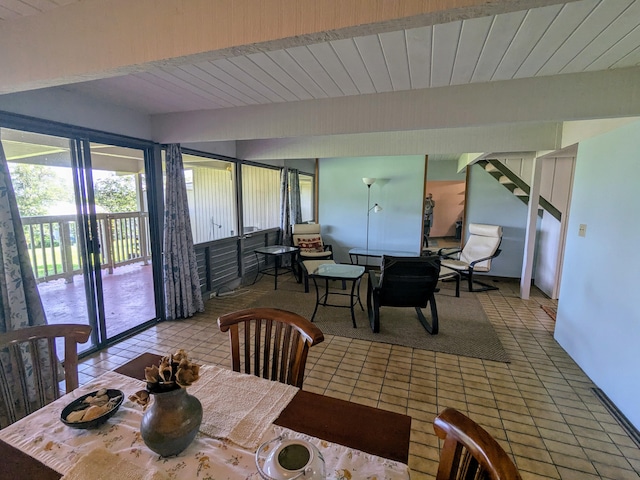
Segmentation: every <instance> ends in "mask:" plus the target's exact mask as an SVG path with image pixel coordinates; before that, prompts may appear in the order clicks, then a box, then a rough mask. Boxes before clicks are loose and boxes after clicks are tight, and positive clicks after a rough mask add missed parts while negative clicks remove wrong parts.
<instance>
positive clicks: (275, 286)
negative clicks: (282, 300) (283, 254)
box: [273, 256, 280, 290]
mask: <svg viewBox="0 0 640 480" xmlns="http://www.w3.org/2000/svg"><path fill="white" fill-rule="evenodd" d="M275 263H276V265H275V272H274V275H273V277H274V281H273V283H274V286H273V289H274V290H277V289H278V264H279V263H280V256H276V262H275Z"/></svg>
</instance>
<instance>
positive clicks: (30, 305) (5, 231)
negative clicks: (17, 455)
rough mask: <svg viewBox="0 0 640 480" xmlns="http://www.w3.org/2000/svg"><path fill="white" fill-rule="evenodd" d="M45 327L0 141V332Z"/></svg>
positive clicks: (49, 387)
mask: <svg viewBox="0 0 640 480" xmlns="http://www.w3.org/2000/svg"><path fill="white" fill-rule="evenodd" d="M46 324H47V319H46V316H45V313H44V308H43V306H42V300H40V294H39V293H38V287H37V285H36V279H35V275H34V273H33V270H32V269H31V263H30V261H29V251H28V249H27V241H26V239H25V236H24V230H23V229H22V221H21V220H20V213H19V212H18V204H17V202H16V196H15V192H14V191H13V186H12V184H11V176H10V174H9V165H8V164H7V158H6V157H5V154H4V149H3V148H2V142H0V333H4V332H10V331H13V330H18V329H20V328H24V327H29V326H35V325H46ZM0 355H4V353H3V352H0ZM5 360H7V359H6V358H5ZM23 361H24V363H25V367H26V371H28V372H33V366H32V365H31V358H30V356H29V355H25V356H24V359H23ZM41 363H42V364H43V366H44V367H45V368H48V365H49V356H48V353H47V348H46V346H44V348H43V351H42V356H41ZM16 370H17V367H16ZM5 374H6V375H7V380H8V382H7V383H8V384H9V385H17V384H18V381H17V379H14V378H13V376H12V373H11V371H7V372H5ZM45 382H46V379H45ZM44 387H45V397H46V398H47V400H49V401H51V400H53V399H54V398H55V397H54V390H53V382H46V383H45V385H44ZM27 389H28V392H29V395H30V398H32V399H35V395H36V392H35V387H34V382H33V378H27ZM14 393H16V398H20V396H19V395H17V392H14ZM15 407H16V414H17V416H18V418H20V417H22V416H24V415H26V409H25V406H24V405H22V404H18V405H16V406H15ZM5 420H6V415H5V412H4V411H3V407H2V406H0V424H3V423H6V421H5Z"/></svg>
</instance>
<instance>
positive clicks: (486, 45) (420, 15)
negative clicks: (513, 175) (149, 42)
mask: <svg viewBox="0 0 640 480" xmlns="http://www.w3.org/2000/svg"><path fill="white" fill-rule="evenodd" d="M143 3H144V2H143ZM161 3H162V4H164V5H165V6H168V7H170V6H171V5H173V6H175V7H176V8H178V6H179V5H181V4H182V3H183V2H172V1H165V2H161ZM196 3H201V2H196ZM210 3H211V4H212V5H214V10H215V5H220V4H221V2H210ZM240 3H246V2H240ZM261 3H266V4H270V3H271V4H273V5H277V4H285V3H287V2H286V1H281V2H276V1H273V2H269V1H267V2H261ZM312 3H315V4H316V8H322V6H323V5H324V6H326V7H327V8H329V7H330V6H331V5H333V4H334V2H312ZM346 3H353V4H354V5H358V4H359V5H363V4H364V5H366V4H369V5H371V6H376V5H377V6H378V7H379V8H383V7H381V6H380V5H382V4H384V2H376V1H369V2H346ZM388 3H392V4H396V3H398V2H388ZM408 3H416V4H429V3H432V4H433V3H440V4H443V5H445V6H443V7H441V8H440V9H439V10H438V9H436V10H435V11H426V10H425V11H423V12H420V11H417V12H411V14H407V15H406V16H405V17H402V16H398V15H396V17H393V16H392V15H388V17H387V18H381V19H379V21H372V22H371V23H369V24H361V25H355V24H354V25H343V24H339V22H338V21H336V28H335V29H329V30H326V31H324V32H311V30H309V32H308V33H307V34H299V35H291V36H289V37H286V38H285V37H282V38H277V39H276V38H275V36H274V37H273V38H271V39H270V40H268V39H267V40H265V41H263V42H260V41H257V42H255V41H252V40H254V39H253V38H249V37H251V35H249V34H248V33H247V34H246V35H244V37H245V38H244V39H243V38H242V37H243V35H239V37H240V40H239V41H237V42H236V44H235V45H227V46H222V48H212V49H211V50H209V51H204V52H203V51H199V52H197V53H193V52H191V54H187V53H189V52H187V50H186V49H185V50H184V51H181V50H180V47H177V48H176V47H175V46H173V47H172V46H171V45H168V46H167V47H166V48H164V49H163V50H161V49H160V48H159V49H158V52H159V53H160V54H162V53H163V52H166V51H168V50H170V49H171V50H172V53H171V55H172V56H166V57H165V58H161V57H160V56H157V57H156V58H151V55H149V58H148V59H147V60H148V61H146V62H134V60H135V58H133V57H135V55H133V56H132V58H131V59H127V58H124V56H125V55H124V54H123V58H122V60H121V61H120V63H118V61H119V60H118V52H110V53H109V54H110V55H113V57H114V59H115V60H114V61H113V62H112V63H111V65H110V67H109V68H104V69H103V70H102V71H96V70H91V68H92V65H88V66H87V71H84V72H83V71H81V70H77V68H76V71H73V72H72V73H70V74H69V75H67V76H65V72H64V70H62V69H61V70H60V72H55V71H48V70H46V69H42V70H40V71H39V72H35V73H33V74H25V75H24V76H22V78H20V77H19V76H17V77H16V78H7V80H8V81H7V82H2V83H5V86H4V87H2V90H0V91H2V92H4V93H6V94H8V95H9V96H11V94H15V93H17V92H21V91H32V90H34V89H35V88H34V87H41V88H42V87H46V88H47V89H49V90H51V89H53V90H52V91H53V92H56V91H59V92H63V93H64V94H65V95H72V96H77V97H78V98H85V99H86V98H88V99H94V100H96V101H98V102H100V103H102V104H111V105H117V106H119V107H123V108H126V109H128V110H131V111H135V112H138V113H140V114H144V115H148V116H150V118H151V122H152V125H153V136H154V139H155V140H158V141H161V142H169V141H171V142H182V143H188V142H199V143H206V142H213V141H225V140H239V141H240V142H239V143H238V152H239V153H244V154H245V156H246V157H250V158H268V157H276V158H277V157H278V156H280V157H295V156H297V155H301V156H338V155H340V154H348V153H352V154H353V153H356V152H357V151H358V150H357V148H358V147H357V145H361V146H362V147H363V148H362V154H364V155H371V154H374V153H375V152H376V151H380V150H379V148H378V147H379V145H377V144H378V143H379V142H381V139H384V145H385V150H386V151H385V152H384V153H385V154H389V153H390V152H388V150H389V144H390V143H391V145H393V144H394V143H395V144H396V150H397V151H398V153H400V154H405V153H430V152H429V145H432V146H433V149H434V150H435V153H440V154H445V153H455V152H459V153H463V152H468V151H484V150H486V148H487V147H488V144H489V142H487V139H488V138H490V137H491V136H495V138H496V147H497V148H500V147H503V148H502V149H503V150H504V149H505V147H506V148H508V149H510V150H513V149H514V148H515V149H519V148H517V147H518V141H517V139H516V137H518V138H520V137H522V142H521V147H522V148H520V149H527V150H535V149H548V148H549V147H550V146H552V147H554V148H559V147H560V146H561V138H560V134H559V133H558V132H559V131H561V128H560V127H559V126H558V125H560V124H561V122H562V121H565V120H587V119H593V118H612V117H616V116H621V117H625V116H632V115H638V114H640V111H639V108H640V107H639V105H640V103H639V102H640V100H639V98H638V97H639V96H640V95H633V96H632V98H629V99H628V100H627V101H626V102H625V101H624V97H625V95H627V96H628V95H631V94H634V93H635V94H637V93H638V87H637V86H636V85H637V84H639V83H640V75H639V74H638V71H639V68H638V67H639V65H640V26H639V25H640V0H636V1H634V0H600V1H598V0H580V1H572V2H566V3H559V2H555V1H540V0H538V1H515V2H514V1H511V2H507V1H493V2H491V1H490V2H473V1H470V2H408ZM300 4H302V5H306V6H307V7H309V8H311V6H310V4H309V2H300ZM300 4H298V5H300ZM446 4H456V6H457V7H458V8H446ZM459 4H466V5H462V6H459ZM120 5H123V4H122V2H119V1H109V0H99V1H96V0H93V1H91V0H87V1H85V2H77V1H74V0H0V19H2V20H1V21H0V39H2V38H3V37H2V30H3V29H5V28H9V35H10V36H9V37H4V38H12V36H13V35H15V32H16V31H17V29H24V28H29V27H35V26H38V25H43V23H42V22H44V21H46V20H47V19H50V21H51V22H53V23H54V24H57V22H62V21H63V20H64V19H65V18H67V17H68V18H72V19H82V18H84V17H83V16H84V15H89V14H90V13H92V14H93V15H95V14H96V13H97V12H101V11H104V12H109V11H110V9H112V8H115V7H116V6H120ZM185 5H186V4H185ZM248 5H249V6H250V5H251V2H248ZM254 5H255V4H254ZM90 7H91V8H90ZM334 7H335V5H334ZM129 8H131V7H129ZM184 8H188V7H184ZM300 8H301V9H303V10H304V8H305V7H304V6H303V7H300ZM354 8H355V7H354ZM424 8H425V9H426V8H427V7H424ZM82 9H85V10H86V12H85V11H83V10H82ZM248 12H249V13H247V15H251V11H250V10H248ZM125 13H126V12H125ZM138 13H142V12H138ZM356 13H357V12H356ZM105 15H106V18H107V19H108V18H111V17H109V14H105ZM110 15H112V14H110ZM381 15H382V14H381ZM354 16H357V15H356V14H354ZM299 17H301V18H302V19H304V14H303V13H300V14H299ZM392 17H393V18H392ZM296 18H297V17H296ZM256 21H259V18H257V17H256ZM301 21H302V20H301ZM318 23H321V22H320V21H318ZM345 23H346V22H345ZM248 24H250V22H248ZM338 24H339V25H338ZM135 25H136V22H130V25H127V26H128V27H130V26H135ZM72 27H73V25H69V26H68V28H72ZM156 27H157V28H162V27H163V25H157V26H156ZM196 27H197V25H194V28H196ZM224 27H225V26H224V25H216V23H215V22H213V23H212V24H210V27H209V28H211V29H216V28H224ZM114 28H115V27H114ZM285 28H286V27H282V30H284V29H285ZM276 30H277V29H276ZM86 33H87V34H89V33H90V32H86ZM144 34H145V31H144V29H143V31H142V32H141V35H144ZM110 35H117V32H116V31H114V32H111V33H105V34H104V38H105V39H109V38H112V37H110ZM230 35H233V34H230ZM185 36H186V34H185ZM276 36H277V35H276ZM46 38H47V37H46V36H45V35H43V36H42V37H41V39H40V40H45V39H46ZM28 47H30V48H34V49H35V48H36V47H37V45H36V44H33V45H28ZM169 47H172V48H169ZM16 48H18V47H17V46H16ZM87 48H89V47H87ZM103 48H105V47H104V45H103V46H102V47H100V49H101V50H102V49H103ZM114 48H115V47H114ZM34 51H35V50H34ZM106 51H108V49H107V50H102V51H101V52H96V53H102V54H105V52H106ZM79 52H80V53H82V54H84V55H89V54H92V52H91V51H90V50H84V51H82V49H80V50H79ZM0 55H1V54H0ZM43 55H44V54H43ZM33 60H40V61H43V60H44V58H40V59H38V58H35V59H33ZM49 61H51V59H50V60H49ZM53 61H55V59H53ZM67 61H69V62H71V63H72V64H73V65H74V68H75V67H77V65H76V62H74V61H72V60H69V59H68V56H67V55H63V54H61V55H60V62H61V63H62V66H64V63H65V62H67ZM26 68H27V67H26V66H23V69H26ZM53 70H55V68H54V69H53ZM0 78H1V76H0ZM87 78H90V80H88V81H82V80H83V79H87ZM634 84H635V85H634ZM603 87H604V88H603ZM596 89H597V90H596ZM610 89H613V90H614V91H609V90H610ZM0 100H1V97H0ZM621 105H622V106H621ZM0 106H1V104H0ZM514 109H516V110H518V111H517V116H515V117H514V115H513V110H514ZM501 110H505V111H506V110H509V111H510V112H511V113H504V112H501ZM525 126H526V127H531V129H532V130H527V128H525ZM559 128H560V130H559ZM525 131H529V132H530V133H529V134H526V133H525ZM531 132H533V133H531ZM372 136H373V138H372ZM456 137H458V138H461V137H462V138H464V139H465V140H464V141H462V140H459V141H456ZM474 137H478V138H479V139H483V140H484V141H482V142H478V147H482V148H481V149H480V148H473V143H472V142H471V141H470V140H469V138H471V139H473V138H474ZM508 138H511V139H512V140H513V143H514V144H513V145H512V144H510V143H509V141H507V139H508ZM542 138H544V139H545V141H544V142H541V146H540V148H536V147H535V146H534V144H535V142H537V141H540V140H541V139H542ZM375 139H377V141H376V140H375ZM425 143H426V145H425ZM456 143H459V144H460V147H456ZM551 143H553V145H550V144H551ZM328 145H330V147H327V146H328ZM423 147H425V148H423ZM407 149H408V151H407ZM370 150H371V151H370ZM413 150H417V151H413ZM305 152H307V155H305ZM311 152H317V154H313V153H311ZM309 153H311V155H309ZM331 154H335V155H331ZM239 156H240V155H239Z"/></svg>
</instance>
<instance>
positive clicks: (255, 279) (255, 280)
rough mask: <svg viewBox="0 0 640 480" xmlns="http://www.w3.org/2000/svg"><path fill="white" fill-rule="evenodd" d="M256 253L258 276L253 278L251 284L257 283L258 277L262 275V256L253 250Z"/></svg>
mask: <svg viewBox="0 0 640 480" xmlns="http://www.w3.org/2000/svg"><path fill="white" fill-rule="evenodd" d="M253 253H254V254H255V255H256V265H257V267H258V268H257V271H256V278H254V279H253V283H252V284H251V285H255V283H256V282H257V281H258V277H259V276H260V257H259V256H258V252H253Z"/></svg>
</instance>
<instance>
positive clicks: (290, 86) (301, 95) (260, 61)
mask: <svg viewBox="0 0 640 480" xmlns="http://www.w3.org/2000/svg"><path fill="white" fill-rule="evenodd" d="M248 57H249V59H250V60H252V61H253V62H254V63H255V64H256V65H258V66H259V67H260V68H261V69H262V70H264V71H265V72H266V73H267V74H269V75H270V76H271V77H273V78H274V79H275V80H276V81H277V82H278V83H279V84H280V85H282V86H283V87H284V88H286V89H287V90H289V91H290V92H291V93H293V94H294V95H295V96H296V98H298V100H311V99H312V98H313V97H312V96H311V94H310V93H309V92H307V91H306V90H305V89H304V88H303V87H302V85H300V83H299V82H298V81H297V79H294V78H293V77H292V76H291V75H290V74H289V72H287V71H286V70H284V69H283V68H282V67H280V66H279V65H278V64H277V63H276V62H274V61H273V60H272V59H271V57H269V56H268V55H266V54H264V53H262V52H261V53H254V54H251V55H248Z"/></svg>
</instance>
